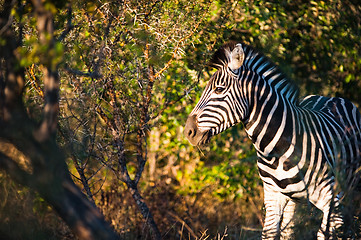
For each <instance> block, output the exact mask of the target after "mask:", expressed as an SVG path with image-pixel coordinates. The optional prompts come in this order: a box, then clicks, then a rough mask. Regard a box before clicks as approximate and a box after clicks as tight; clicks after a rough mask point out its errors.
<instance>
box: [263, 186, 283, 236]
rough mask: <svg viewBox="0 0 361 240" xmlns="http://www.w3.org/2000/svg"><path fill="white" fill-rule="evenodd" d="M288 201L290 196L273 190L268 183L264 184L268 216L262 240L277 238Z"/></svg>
mask: <svg viewBox="0 0 361 240" xmlns="http://www.w3.org/2000/svg"><path fill="white" fill-rule="evenodd" d="M287 202H288V197H286V196H285V195H283V194H282V193H280V192H276V191H273V190H272V189H271V188H270V187H269V186H268V185H267V184H264V204H265V208H266V216H265V221H264V226H263V231H262V240H266V239H277V238H278V237H279V234H280V221H281V216H282V214H283V210H284V208H285V206H286V204H287Z"/></svg>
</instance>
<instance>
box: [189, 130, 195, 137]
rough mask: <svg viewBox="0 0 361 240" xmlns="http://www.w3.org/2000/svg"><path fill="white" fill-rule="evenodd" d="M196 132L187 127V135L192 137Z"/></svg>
mask: <svg viewBox="0 0 361 240" xmlns="http://www.w3.org/2000/svg"><path fill="white" fill-rule="evenodd" d="M196 132H197V131H196V130H192V129H189V131H188V136H190V137H194V135H196Z"/></svg>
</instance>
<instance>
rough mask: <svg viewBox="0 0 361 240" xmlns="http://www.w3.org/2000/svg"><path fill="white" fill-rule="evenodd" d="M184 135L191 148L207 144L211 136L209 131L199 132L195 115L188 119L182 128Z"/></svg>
mask: <svg viewBox="0 0 361 240" xmlns="http://www.w3.org/2000/svg"><path fill="white" fill-rule="evenodd" d="M184 134H185V136H186V137H187V139H188V141H189V142H190V143H191V144H192V145H193V146H196V145H202V144H206V143H208V142H209V140H210V138H211V136H212V134H211V131H209V130H206V131H205V130H201V129H200V128H199V127H198V125H197V116H196V115H191V116H189V117H188V119H187V122H186V125H185V128H184Z"/></svg>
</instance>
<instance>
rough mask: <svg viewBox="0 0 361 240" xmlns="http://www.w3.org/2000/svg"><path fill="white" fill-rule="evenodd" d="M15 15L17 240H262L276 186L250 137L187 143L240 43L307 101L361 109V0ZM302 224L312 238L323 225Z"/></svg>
mask: <svg viewBox="0 0 361 240" xmlns="http://www.w3.org/2000/svg"><path fill="white" fill-rule="evenodd" d="M0 11H1V14H0V167H1V168H2V169H3V170H4V171H2V172H0V183H1V184H0V203H1V204H0V233H1V234H2V236H5V237H6V238H7V239H73V238H74V235H76V236H77V237H78V238H79V239H92V238H93V239H106V238H109V239H114V238H116V235H118V236H120V238H122V239H149V238H152V239H161V238H162V239H211V238H216V239H254V238H258V237H259V236H260V230H261V227H262V218H263V209H262V201H263V200H262V186H261V182H260V179H259V177H258V173H257V168H256V165H255V160H256V156H255V151H254V149H253V148H252V146H251V142H250V141H249V140H248V139H247V136H246V135H245V133H244V132H243V131H242V126H241V125H239V126H236V127H233V128H231V129H229V130H227V131H226V132H224V133H222V134H220V135H219V136H216V137H215V138H214V139H213V141H212V142H211V143H210V144H209V145H208V146H205V147H203V148H202V149H198V148H196V147H192V146H190V144H189V143H188V142H187V141H186V139H185V138H184V136H183V125H184V124H185V121H186V118H187V116H188V114H189V113H190V111H191V110H192V108H193V107H194V105H195V102H196V101H197V100H198V99H199V97H200V94H201V92H202V89H203V87H204V86H205V84H206V82H207V80H208V79H209V76H210V74H211V73H212V71H213V70H212V69H210V68H209V67H208V66H207V61H208V60H209V59H210V57H211V55H212V53H213V52H214V51H215V50H216V49H217V48H218V47H219V46H220V45H222V44H223V43H224V42H226V41H228V40H230V39H233V40H237V41H242V42H245V43H247V44H250V45H252V46H254V47H256V48H258V49H259V50H260V51H262V52H264V53H265V54H266V55H267V56H269V57H270V58H271V59H272V60H273V61H275V62H276V63H277V64H279V65H280V67H281V69H282V70H283V71H284V72H285V73H286V74H287V75H288V76H289V77H290V78H291V79H293V80H294V81H295V82H296V83H297V84H298V85H299V86H300V88H301V93H302V95H306V94H322V95H327V96H343V97H346V98H348V99H350V100H352V101H353V102H354V103H355V104H356V105H359V104H360V100H361V99H360V96H361V94H360V89H361V88H360V87H361V79H360V74H359V73H360V72H361V58H360V54H361V46H360V43H361V6H360V4H359V3H358V2H357V1H352V0H346V1H344V0H342V1H341V0H332V1H302V0H296V1H286V0H285V1H263V0H260V1H252V0H248V1H235V0H225V1H184V0H178V1H168V0H163V1H159V0H147V1H143V0H141V1H103V0H99V1H73V2H66V1H62V0H58V1H55V0H49V1H40V0H33V1H23V0H17V1H16V0H13V1H12V0H0ZM348 204H350V205H351V206H352V203H348ZM358 206H359V205H358ZM354 210H355V209H354ZM301 212H303V213H305V212H307V214H304V215H303V217H304V218H306V217H307V218H309V221H307V222H308V224H303V226H302V227H303V228H302V230H299V231H298V236H299V238H300V239H310V238H312V236H314V234H315V232H316V231H317V229H318V226H319V223H320V221H319V215H318V213H317V211H316V210H315V209H312V208H311V207H310V206H309V207H308V208H306V209H304V211H301ZM309 212H311V213H312V214H311V216H310V214H309ZM359 213H360V209H359V208H357V209H356V210H355V214H356V215H359ZM104 219H105V220H106V221H104ZM355 222H357V221H355ZM17 226H25V227H24V228H21V231H20V230H19V229H20V227H17ZM353 228H354V229H358V228H359V226H354V227H353ZM305 232H306V233H305ZM355 232H357V231H356V230H355ZM310 236H311V237H310ZM217 237H218V238H217Z"/></svg>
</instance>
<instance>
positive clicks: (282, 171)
mask: <svg viewBox="0 0 361 240" xmlns="http://www.w3.org/2000/svg"><path fill="white" fill-rule="evenodd" d="M210 65H211V66H213V67H215V68H216V72H215V73H214V74H213V75H212V76H211V78H210V80H209V82H208V83H207V85H206V87H205V89H204V91H203V93H202V95H201V98H200V99H199V101H198V103H197V104H196V106H195V108H194V109H193V111H192V112H191V113H190V115H189V116H188V119H187V121H186V125H185V127H184V134H185V135H186V137H187V138H188V140H189V142H190V143H191V144H192V145H203V144H207V143H208V142H209V141H210V139H211V137H212V136H214V135H217V134H219V133H221V132H223V131H224V130H226V129H228V128H230V127H231V126H234V125H235V124H237V123H243V126H244V129H245V131H246V133H247V135H248V137H249V138H250V139H251V141H252V143H253V146H254V147H255V149H256V152H257V167H258V170H259V175H260V178H261V180H262V182H263V188H264V206H265V209H266V213H265V221H264V227H263V231H262V239H275V238H279V237H280V238H281V239H292V236H293V230H292V228H293V227H294V221H293V219H292V218H293V216H294V212H295V207H296V204H297V203H298V202H299V201H300V200H302V199H304V200H307V201H308V202H311V203H312V204H313V205H314V206H316V207H317V208H318V209H320V210H321V211H322V212H323V217H322V222H321V227H320V229H319V230H318V232H317V239H332V238H333V237H334V236H335V234H336V229H338V228H340V227H341V226H342V225H343V223H344V219H343V215H342V213H341V210H340V206H339V204H340V200H341V198H342V197H343V196H344V195H345V193H346V192H347V191H345V189H346V188H340V187H338V186H340V185H342V186H347V187H348V189H349V190H352V189H353V188H355V186H356V185H357V182H358V179H359V173H358V172H359V167H360V151H361V146H360V143H361V136H360V128H361V117H360V113H359V111H358V109H357V108H356V106H355V105H354V104H353V103H351V102H350V101H348V100H346V99H343V98H336V97H324V96H316V95H310V96H306V97H304V98H301V99H300V98H299V88H298V87H297V86H296V84H295V83H294V82H292V81H291V80H290V79H288V78H287V77H286V75H285V74H284V73H283V72H282V71H281V70H280V68H279V67H278V66H277V65H276V64H274V63H273V62H272V61H271V60H270V59H268V58H267V57H266V56H264V55H263V54H262V53H260V52H259V51H257V50H256V49H254V48H253V47H251V46H249V45H247V44H244V43H237V42H228V43H226V44H224V45H223V46H222V47H220V48H219V49H218V50H217V51H216V52H215V54H214V55H213V57H212V59H211V61H210ZM340 179H342V180H340ZM340 189H341V190H340Z"/></svg>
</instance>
